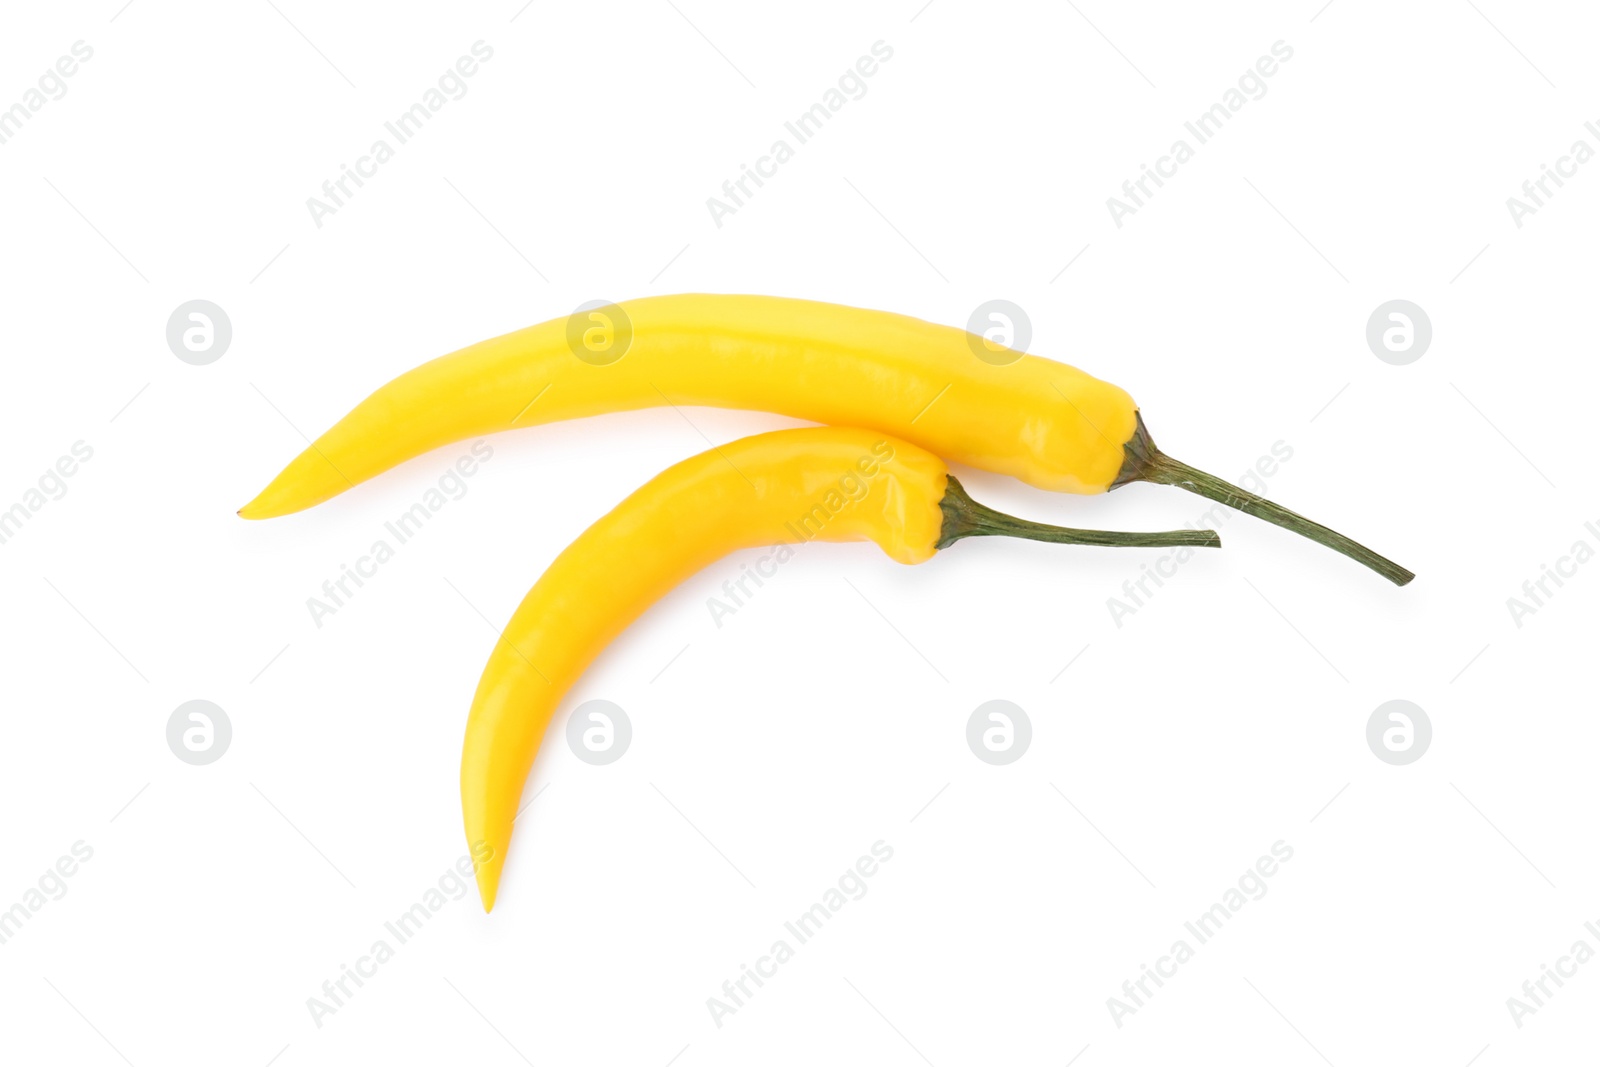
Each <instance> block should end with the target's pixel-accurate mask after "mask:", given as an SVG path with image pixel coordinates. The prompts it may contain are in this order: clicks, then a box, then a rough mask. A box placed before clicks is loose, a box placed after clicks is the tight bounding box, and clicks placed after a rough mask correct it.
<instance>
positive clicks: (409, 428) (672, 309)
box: [239, 295, 1412, 585]
mask: <svg viewBox="0 0 1600 1067" xmlns="http://www.w3.org/2000/svg"><path fill="white" fill-rule="evenodd" d="M619 312H620V313H619ZM591 320H592V323H593V324H592V325H586V324H588V323H590V322H591ZM591 338H593V339H596V340H592V339H591ZM580 352H582V353H583V358H580V357H579V355H578V353H580ZM980 352H983V353H985V355H984V357H983V358H980V356H979V354H978V353H980ZM618 353H620V355H618ZM1012 357H1015V359H1014V360H1013V359H1012ZM1008 360H1010V362H1007V361H1008ZM661 404H673V405H679V404H683V405H699V406H705V407H727V408H749V409H753V410H759V411H773V412H778V413H780V414H784V415H790V416H793V417H795V418H800V419H807V420H810V421H813V422H821V423H831V424H834V425H840V426H867V427H871V428H873V429H876V430H880V431H882V432H884V433H888V434H892V435H894V436H896V437H899V438H901V439H903V440H906V441H910V442H912V443H913V444H917V445H920V446H922V447H923V448H926V449H928V450H929V451H932V452H934V453H936V454H938V455H940V456H943V457H945V458H946V459H948V460H953V461H956V462H960V463H966V464H970V465H971V466H974V467H977V468H980V469H982V470H989V471H995V472H998V473H1001V474H1009V475H1012V476H1013V477H1016V478H1019V479H1021V480H1022V481H1024V482H1027V483H1028V484H1029V485H1034V486H1037V487H1039V488H1041V489H1050V490H1055V491H1059V492H1067V493H1103V492H1106V491H1107V490H1110V489H1114V488H1116V487H1117V486H1119V485H1124V484H1126V483H1128V482H1131V481H1151V482H1160V483H1165V484H1169V485H1179V486H1182V487H1183V488H1185V489H1188V490H1190V491H1191V492H1196V493H1199V494H1201V495H1202V496H1206V497H1209V498H1211V499H1213V500H1219V501H1221V502H1222V503H1224V504H1227V505H1228V506H1230V507H1235V508H1239V509H1240V510H1243V511H1247V512H1249V513H1250V514H1253V515H1256V516H1258V517H1260V518H1263V519H1266V520H1268V521H1269V522H1275V523H1277V524H1278V525H1280V526H1284V527H1286V528H1288V529H1291V530H1294V531H1295V532H1297V533H1300V534H1302V535H1304V536H1306V537H1310V538H1311V539H1312V540H1315V541H1318V542H1320V543H1322V544H1325V545H1328V546H1329V547H1331V548H1333V549H1335V550H1336V551H1339V552H1342V553H1344V554H1345V555H1347V556H1350V557H1351V558H1353V559H1356V560H1357V561H1359V562H1361V563H1363V564H1365V565H1366V566H1368V567H1371V568H1373V569H1374V570H1376V571H1378V572H1379V573H1381V574H1383V575H1384V576H1385V577H1387V578H1389V579H1390V580H1391V581H1394V582H1396V583H1397V584H1401V585H1403V584H1405V583H1406V582H1408V581H1410V580H1411V578H1412V574H1411V572H1410V571H1408V570H1406V569H1405V568H1403V567H1400V566H1398V565H1397V564H1395V563H1392V562H1390V561H1389V560H1387V559H1384V558H1383V557H1382V556H1379V555H1377V554H1376V553H1374V552H1372V551H1371V550H1370V549H1367V548H1364V547H1363V546H1361V545H1358V544H1356V543H1355V542H1354V541H1351V540H1350V539H1349V538H1346V537H1344V536H1343V535H1341V534H1338V533H1335V532H1334V531H1332V530H1330V529H1328V528H1327V527H1324V526H1321V525H1319V524H1317V523H1314V522H1311V521H1310V520H1308V519H1305V518H1303V517H1301V516H1299V515H1296V514H1295V513H1294V512H1292V511H1289V510H1287V509H1285V508H1282V507H1280V506H1278V505H1276V504H1273V503H1272V502H1270V501H1267V500H1264V499H1262V498H1261V497H1258V496H1255V495H1254V494H1252V493H1249V492H1247V491H1246V490H1244V489H1240V488H1238V487H1237V486H1233V485H1231V484H1229V483H1228V482H1226V481H1223V480H1222V479H1220V478H1216V477H1214V476H1212V475H1209V474H1205V473H1204V472H1202V471H1198V470H1196V469H1194V468H1193V467H1190V466H1188V465H1186V464H1183V463H1179V462H1178V461H1176V460H1173V459H1172V458H1171V457H1169V456H1166V455H1164V454H1163V453H1161V452H1160V451H1159V450H1157V449H1156V447H1155V445H1154V443H1153V442H1152V441H1151V439H1150V435H1149V433H1148V432H1146V430H1145V429H1144V424H1143V421H1142V420H1141V418H1140V416H1139V414H1138V410H1137V405H1135V404H1134V402H1133V398H1132V397H1130V396H1129V395H1128V394H1127V393H1126V392H1124V391H1123V390H1121V389H1119V388H1117V387H1116V386H1114V385H1111V384H1109V383H1107V382H1102V381H1100V380H1099V379H1097V378H1093V377H1091V376H1090V375H1088V374H1085V373H1084V372H1083V371H1080V370H1077V369H1076V368H1073V367H1069V366H1067V365H1065V364H1063V363H1056V362H1054V361H1052V360H1048V359H1043V358H1040V357H1038V356H1029V355H1020V354H1017V353H1012V352H1010V351H1009V350H1006V349H997V348H996V347H995V346H994V345H992V344H991V343H989V342H987V341H986V340H984V339H982V338H979V337H976V336H974V335H972V334H970V333H968V332H966V331H965V330H960V329H956V328H954V327H950V326H939V325H936V324H934V323H930V322H923V321H922V320H920V319H913V318H909V317H907V316H904V315H894V314H890V313H888V312H883V311H864V310H861V309H858V308H851V307H843V306H840V305H837V304H821V303H816V302H813V301H809V300H791V299H785V298H781V297H768V296H726V295H684V296H658V297H647V298H644V299H641V300H629V301H624V302H623V303H621V304H618V305H613V306H608V307H605V308H602V309H599V310H598V311H597V312H595V313H594V314H592V315H591V316H588V317H585V316H581V315H576V316H572V317H569V318H562V319H553V320H551V321H549V322H545V323H541V324H540V325H538V326H530V327H528V328H527V329H524V330H519V331H517V332H515V333H509V334H506V335H504V336H502V337H496V338H493V339H491V340H488V341H482V342H479V343H478V344H475V345H471V346H469V347H467V348H463V349H461V350H460V351H458V352H453V353H451V354H450V355H447V356H442V357H440V358H439V359H435V360H433V361H431V362H429V363H425V364H423V365H422V366H420V367H417V368H415V369H413V370H411V371H408V372H406V373H405V374H402V375H400V376H399V377H398V378H396V379H394V380H393V381H391V382H390V383H388V384H387V385H385V386H383V387H382V388H380V389H379V390H378V391H377V392H375V393H373V394H372V395H371V396H369V397H368V398H367V399H366V400H363V401H362V402H361V403H360V404H358V405H357V406H356V407H355V409H354V410H352V411H351V412H350V413H349V414H348V415H346V416H345V417H344V418H343V419H340V420H339V422H338V423H337V424H335V425H334V426H333V428H332V429H330V430H329V431H328V432H327V433H325V434H323V435H322V436H321V437H319V438H318V439H317V440H316V441H315V442H313V443H312V445H311V447H310V448H307V449H306V450H305V451H304V452H302V453H301V454H300V455H299V456H298V457H297V458H296V459H295V460H294V461H293V462H292V463H290V464H289V466H287V467H286V468H284V469H283V471H282V472H281V473H279V475H278V476H277V477H276V478H274V479H273V480H272V483H271V484H270V485H268V486H267V487H266V489H264V490H262V492H261V494H260V495H259V496H257V497H256V498H255V499H254V500H252V501H251V502H250V503H248V504H246V505H245V506H244V507H243V508H242V509H240V512H239V514H240V515H242V516H244V517H245V518H247V519H265V518H271V517H273V516H276V515H285V514H288V513H290V512H294V511H299V510H301V509H303V508H308V507H311V506H312V505H314V504H318V503H321V502H322V501H324V500H327V499H329V498H330V497H333V496H335V495H337V494H339V493H341V492H343V491H344V490H346V489H348V488H350V487H352V486H354V485H356V484H358V483H360V482H363V481H365V480H366V479H368V478H371V477H373V476H374V475H376V474H380V473H382V472H383V471H386V470H388V469H389V468H390V467H393V466H395V465H397V464H399V463H402V462H404V461H405V460H407V459H410V458H411V457H413V456H417V455H420V454H422V453H423V452H427V451H429V450H430V449H434V448H438V447H440V446H442V445H446V444H449V443H451V442H454V441H460V440H464V439H467V438H471V437H479V436H482V435H484V434H489V433H494V432H497V431H500V430H508V429H512V428H514V427H519V426H532V425H536V424H540V423H546V422H556V421H559V420H562V419H573V418H582V417H584V416H587V415H597V414H601V413H603V412H609V411H627V410H633V409H636V408H644V407H655V406H658V405H661Z"/></svg>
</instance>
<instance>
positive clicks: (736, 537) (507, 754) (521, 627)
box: [461, 427, 1221, 911]
mask: <svg viewBox="0 0 1600 1067" xmlns="http://www.w3.org/2000/svg"><path fill="white" fill-rule="evenodd" d="M984 535H1004V536H1012V537H1026V538H1031V539H1033V540H1038V541H1055V542H1060V543H1065V544H1084V545H1109V546H1141V547H1144V546H1148V547H1158V546H1179V548H1180V552H1181V551H1183V550H1185V549H1187V548H1194V547H1215V546H1216V545H1219V544H1220V543H1221V542H1220V540H1219V539H1218V538H1217V535H1216V534H1215V533H1214V532H1212V531H1211V530H1174V531H1166V532H1159V533H1113V532H1107V531H1100V530H1071V529H1066V528H1064V527H1059V526H1045V525H1042V524H1039V523H1033V522H1028V521H1026V520H1023V519H1018V518H1014V517H1012V516H1009V515H1004V514H1002V513H1000V512H997V511H994V510H992V509H990V508H987V507H985V506H983V505H982V504H979V503H977V502H975V501H973V500H972V499H971V498H970V497H968V496H967V494H966V493H965V492H964V491H963V490H962V488H961V484H960V483H959V482H957V481H956V479H955V478H954V477H951V476H950V474H949V473H948V471H947V470H946V468H945V465H944V462H943V461H942V460H940V459H939V458H938V457H937V456H934V455H932V454H931V453H929V452H926V451H924V450H923V449H921V448H918V447H917V446H916V445H913V444H909V443H907V442H905V441H900V440H896V439H895V438H892V437H888V436H886V435H884V434H881V433H877V432H875V431H870V430H861V429H855V428H847V427H818V428H811V429H802V430H778V431H776V432H774V433H767V434H759V435H757V436H755V437H746V438H743V439H741V440H738V441H734V442H733V443H731V444H727V445H723V446H721V447H720V448H714V449H712V450H711V451H709V452H703V453H701V454H700V455H697V456H693V457H691V458H689V459H686V460H684V461H683V462H682V463H679V464H677V465H676V466H673V467H669V468H668V469H667V470H665V471H663V472H662V473H661V474H659V475H657V476H656V477H655V478H653V479H652V480H650V481H649V482H647V483H645V485H644V486H643V487H642V488H640V489H639V490H638V491H637V492H635V493H634V494H633V495H632V496H629V497H628V498H627V499H626V500H624V501H623V502H622V503H620V504H618V505H617V507H616V508H615V509H613V510H612V511H611V512H610V513H609V514H607V515H606V516H604V517H603V518H601V519H600V520H599V521H598V522H596V523H595V524H594V525H593V526H591V527H589V528H588V529H587V530H585V531H584V532H583V533H582V534H581V535H580V536H579V537H578V539H577V540H576V541H574V542H573V543H572V544H571V545H570V546H568V547H567V548H566V549H565V550H564V551H563V552H562V553H561V554H560V555H559V556H557V557H556V558H555V561H554V562H552V563H551V564H550V568H549V569H548V570H546V571H545V573H544V575H543V576H542V577H540V579H539V580H538V582H536V583H535V584H534V586H533V588H532V589H531V590H530V591H529V592H528V595H527V596H526V597H525V598H524V599H523V601H522V604H521V605H520V606H519V607H518V608H517V610H516V613H515V614H513V615H512V617H511V621H510V622H508V623H507V624H506V627H505V630H504V631H503V632H502V634H501V636H500V639H499V641H498V642H496V644H495V647H494V651H493V653H491V654H490V656H489V662H488V665H487V666H485V667H484V670H483V676H482V678H481V679H480V680H479V682H478V691H477V694H476V695H475V696H474V697H473V700H472V711H471V713H470V714H469V715H468V717H467V733H466V741H465V744H464V745H463V747H462V754H461V808H462V814H463V819H464V822H465V826H466V832H467V841H468V844H469V845H470V846H471V847H472V848H473V854H474V855H477V854H478V853H479V852H481V851H482V850H483V846H485V845H487V846H488V848H489V859H488V860H487V861H486V862H485V863H483V865H481V866H480V867H479V868H478V892H479V894H480V895H481V896H482V898H483V907H484V910H485V911H488V910H489V909H490V908H492V907H494V899H495V892H496V889H497V887H498V886H499V883H500V871H501V867H502V865H503V864H504V862H505V856H506V849H507V846H508V845H509V843H510V840H511V826H512V821H513V820H514V819H515V818H516V815H517V806H518V803H519V800H520V798H521V796H522V788H523V785H524V783H525V782H526V781H527V778H528V772H529V770H530V769H531V768H532V766H533V760H534V756H535V755H536V754H537V753H538V751H539V742H540V739H541V738H543V736H544V733H545V728H546V727H547V726H548V725H549V722H550V717H551V716H552V715H553V714H554V713H555V710H556V707H557V705H558V704H559V703H560V701H561V699H562V697H563V696H564V695H565V694H566V692H567V690H568V689H569V688H570V687H571V686H572V685H573V683H574V682H576V681H577V680H578V678H579V676H581V675H582V674H583V671H584V669H585V668H586V667H588V665H589V663H590V662H591V661H592V660H593V659H594V658H595V656H597V655H598V654H599V653H600V652H601V650H602V649H604V648H605V647H606V645H608V644H609V643H610V642H611V641H612V639H613V638H615V637H616V636H617V635H618V634H619V633H621V632H622V631H623V630H624V629H625V628H626V627H627V626H628V625H629V624H630V623H631V622H633V620H634V619H636V618H638V616H639V615H640V614H641V613H643V612H644V610H645V609H646V608H648V607H649V606H650V605H651V604H653V603H655V602H656V601H657V600H659V599H660V598H661V597H662V596H664V595H665V594H666V593H668V592H669V591H670V590H672V588H673V587H675V586H677V585H678V584H679V583H681V582H682V581H683V580H684V579H686V578H687V577H689V576H690V575H692V574H694V573H695V572H696V571H699V570H700V569H702V568H704V567H706V566H707V565H709V564H711V563H713V562H715V561H716V560H718V559H721V558H722V557H723V556H725V555H727V554H728V553H730V552H733V551H735V550H737V549H741V548H752V547H757V546H762V545H781V546H785V548H786V549H787V551H789V552H793V551H794V550H795V547H796V546H798V545H800V544H804V543H805V542H808V541H869V540H870V541H874V542H876V543H877V544H878V546H879V547H881V548H882V549H883V550H884V552H885V553H887V554H888V555H889V557H890V558H891V559H894V560H896V561H898V562H900V563H922V562H924V561H925V560H928V559H930V558H932V556H933V554H934V552H935V551H937V550H938V549H941V548H944V547H946V546H947V545H950V544H953V543H955V542H956V541H958V540H961V539H962V538H964V537H976V536H984ZM784 550H785V549H784V548H780V553H781V552H783V551H784ZM783 558H787V557H783Z"/></svg>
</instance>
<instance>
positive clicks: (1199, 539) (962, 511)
mask: <svg viewBox="0 0 1600 1067" xmlns="http://www.w3.org/2000/svg"><path fill="white" fill-rule="evenodd" d="M939 510H940V511H942V512H943V513H944V527H943V529H942V530H941V531H940V536H939V542H938V544H936V545H935V546H934V547H935V548H940V549H943V548H948V547H950V546H951V545H953V544H955V543H956V542H957V541H959V540H961V539H962V538H964V537H1022V538H1026V539H1027V540H1029V541H1050V542H1053V543H1055V544H1061V545H1101V546H1105V547H1109V548H1172V547H1180V548H1181V547H1192V548H1221V547H1222V538H1220V537H1218V536H1217V533H1216V531H1215V530H1158V531H1153V532H1126V531H1120V530H1077V529H1072V528H1070V527H1067V526H1049V525H1047V524H1045V523H1042V522H1033V521H1031V520H1028V519H1019V518H1017V517H1016V516H1015V515H1007V514H1005V513H1004V512H1002V511H996V510H995V509H994V508H991V507H989V506H987V505H985V504H980V503H978V502H977V501H976V500H974V499H972V498H971V497H970V496H968V495H967V491H966V490H965V489H963V488H962V487H961V483H960V482H959V481H957V480H956V477H955V475H953V474H952V475H949V476H948V478H947V480H946V483H945V491H944V497H943V498H942V499H941V500H940V501H939Z"/></svg>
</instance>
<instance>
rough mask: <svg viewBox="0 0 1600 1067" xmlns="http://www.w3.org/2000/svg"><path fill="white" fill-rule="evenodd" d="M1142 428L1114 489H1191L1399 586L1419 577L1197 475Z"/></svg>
mask: <svg viewBox="0 0 1600 1067" xmlns="http://www.w3.org/2000/svg"><path fill="white" fill-rule="evenodd" d="M1137 418H1138V425H1137V427H1136V428H1135V429H1134V432H1133V437H1132V438H1131V439H1130V440H1129V441H1128V443H1127V444H1126V445H1125V446H1123V447H1124V448H1125V450H1126V453H1127V458H1126V459H1125V460H1124V462H1123V464H1122V472H1121V473H1120V474H1118V475H1117V480H1116V481H1115V482H1113V483H1112V485H1111V487H1112V488H1113V489H1115V488H1116V487H1117V486H1119V485H1126V484H1127V483H1129V482H1153V483H1155V484H1157V485H1175V486H1177V487H1178V488H1180V489H1187V490H1189V492H1191V493H1198V494H1199V495H1200V496H1203V497H1205V498H1206V499H1208V500H1215V501H1217V502H1218V503H1220V504H1226V505H1227V506H1228V507H1230V508H1236V509H1238V510H1239V511H1242V512H1244V513H1245V514H1247V515H1254V516H1255V517H1256V518H1258V519H1265V520H1266V521H1268V522H1270V523H1274V524H1276V525H1278V526H1282V527H1283V528H1284V529H1285V530H1291V531H1293V532H1294V533H1297V534H1299V535H1300V536H1301V537H1306V538H1310V539H1311V540H1313V541H1315V542H1317V544H1319V545H1326V546H1327V547H1328V548H1331V549H1333V550H1334V551H1335V552H1338V553H1340V554H1341V555H1344V556H1348V557H1350V558H1351V559H1353V560H1355V561H1356V562H1357V563H1359V564H1361V565H1362V566H1364V567H1370V568H1371V569H1372V570H1375V571H1377V572H1378V573H1379V574H1381V575H1383V576H1384V577H1385V578H1387V579H1389V580H1390V581H1391V582H1393V583H1394V584H1395V585H1405V584H1406V583H1407V582H1409V581H1411V579H1413V578H1415V577H1416V575H1415V574H1412V573H1411V572H1410V571H1408V570H1406V569H1405V568H1404V567H1402V566H1400V564H1398V563H1396V562H1394V561H1393V560H1391V559H1385V558H1384V557H1383V556H1380V555H1378V554H1377V553H1376V552H1374V551H1372V549H1370V548H1368V547H1367V546H1365V545H1362V544H1358V543H1357V542H1355V541H1352V540H1350V538H1348V537H1346V536H1345V535H1344V534H1342V533H1339V532H1338V531H1337V530H1330V529H1328V528H1327V527H1326V526H1324V525H1322V524H1321V523H1320V522H1312V521H1311V520H1310V519H1308V518H1306V517H1305V516H1304V515H1299V514H1296V513H1295V512H1293V511H1290V510H1289V509H1288V508H1286V507H1284V506H1282V505H1281V504H1274V503H1273V502H1272V501H1270V500H1268V499H1266V498H1265V497H1260V496H1257V495H1256V494H1254V493H1252V492H1250V491H1249V490H1248V489H1241V488H1239V487H1238V486H1237V485H1234V484H1233V483H1232V482H1227V481H1224V480H1223V479H1221V478H1218V477H1217V476H1216V475H1214V474H1207V473H1206V472H1205V471H1201V470H1196V469H1195V468H1193V467H1191V466H1189V465H1188V464H1187V463H1182V462H1179V461H1178V460H1175V459H1173V458H1172V457H1171V456H1169V455H1167V454H1166V453H1164V452H1162V451H1161V450H1160V449H1159V448H1157V447H1156V446H1155V442H1154V441H1152V440H1151V439H1150V431H1148V430H1146V429H1145V426H1144V417H1143V416H1142V415H1140V416H1137Z"/></svg>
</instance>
